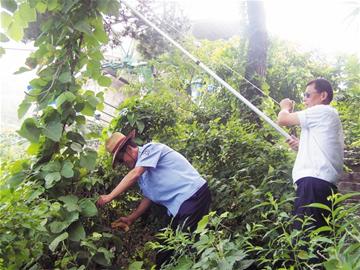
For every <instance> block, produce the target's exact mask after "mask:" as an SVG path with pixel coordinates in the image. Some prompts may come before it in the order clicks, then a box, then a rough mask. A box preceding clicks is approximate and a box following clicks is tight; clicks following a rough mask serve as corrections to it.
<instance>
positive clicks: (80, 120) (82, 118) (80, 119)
mask: <svg viewBox="0 0 360 270" xmlns="http://www.w3.org/2000/svg"><path fill="white" fill-rule="evenodd" d="M75 121H76V123H78V124H79V125H84V124H85V123H86V118H85V116H83V115H77V116H76V118H75Z"/></svg>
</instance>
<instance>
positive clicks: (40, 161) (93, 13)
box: [1, 0, 119, 269]
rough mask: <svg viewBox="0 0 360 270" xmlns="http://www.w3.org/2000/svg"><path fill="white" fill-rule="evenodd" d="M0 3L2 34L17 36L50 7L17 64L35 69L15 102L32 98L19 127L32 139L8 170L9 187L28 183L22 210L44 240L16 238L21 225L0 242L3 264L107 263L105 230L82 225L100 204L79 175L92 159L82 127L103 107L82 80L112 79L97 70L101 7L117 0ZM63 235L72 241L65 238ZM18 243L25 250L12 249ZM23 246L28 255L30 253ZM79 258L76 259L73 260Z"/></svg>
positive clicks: (109, 10) (112, 9)
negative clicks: (26, 243)
mask: <svg viewBox="0 0 360 270" xmlns="http://www.w3.org/2000/svg"><path fill="white" fill-rule="evenodd" d="M1 3H2V7H3V8H4V10H3V11H2V12H1V22H2V27H3V29H4V33H2V34H1V37H2V40H4V41H6V40H8V38H10V39H13V40H15V41H20V40H21V39H22V38H23V36H24V30H25V29H26V27H27V26H28V25H29V23H31V22H35V21H36V19H37V16H39V14H44V13H46V14H47V15H48V16H46V19H45V20H44V21H43V22H42V24H41V26H40V27H41V34H40V35H39V36H38V38H37V39H36V40H35V43H34V46H35V47H36V51H35V52H33V53H31V55H30V56H29V57H28V58H27V60H26V63H25V66H24V67H21V68H20V69H19V71H18V73H21V72H26V71H29V70H33V69H36V78H34V79H33V80H31V81H30V82H29V84H30V89H31V90H30V91H28V92H27V93H26V97H25V99H24V100H23V102H22V103H21V105H20V107H19V109H18V116H19V118H22V117H23V116H24V115H25V114H26V112H27V110H28V109H29V108H30V107H31V106H32V105H34V106H35V107H36V109H37V115H36V116H34V117H29V118H26V119H24V121H23V123H22V125H21V128H20V130H19V131H18V133H19V134H20V135H21V136H22V137H24V138H26V139H27V140H28V141H29V142H30V146H29V148H28V149H27V153H28V154H29V155H30V156H31V158H30V159H24V160H19V161H18V162H17V164H18V166H12V168H11V170H10V173H9V175H8V176H7V177H8V179H7V185H8V187H9V188H10V189H13V190H14V189H16V188H17V186H18V185H19V184H20V183H23V184H24V183H25V184H26V185H28V186H29V187H30V186H31V190H32V192H31V193H24V194H22V196H25V195H26V194H27V196H25V198H24V199H25V200H26V201H27V204H26V205H27V206H26V207H27V208H26V209H24V212H26V213H27V215H29V216H30V217H31V216H32V217H33V218H34V223H36V221H37V220H38V221H39V222H40V224H37V226H36V228H33V230H32V231H31V233H34V232H35V231H36V230H39V231H40V232H42V233H41V234H37V236H38V237H40V238H41V239H37V240H38V242H40V243H44V244H45V248H38V249H35V251H36V254H33V251H32V247H31V246H27V247H25V246H22V245H21V244H20V243H21V241H23V240H22V239H21V238H22V237H23V236H24V235H22V233H24V234H26V231H24V232H20V234H19V235H12V236H11V237H9V238H8V239H6V241H3V242H1V246H2V248H1V250H2V251H1V252H5V250H6V251H7V254H10V253H13V254H14V257H8V258H6V261H5V262H4V264H5V265H7V266H9V267H10V268H11V269H18V268H22V267H24V266H25V265H26V267H32V266H39V265H41V266H42V267H43V268H55V266H56V267H60V268H66V267H68V265H70V266H71V265H74V266H76V265H78V266H80V268H81V269H84V268H85V267H89V266H91V265H92V264H93V263H94V262H96V263H99V264H102V265H108V264H110V259H111V258H112V253H111V252H110V251H108V249H105V248H104V247H102V244H101V241H102V240H101V239H102V238H103V237H106V236H104V235H101V234H91V235H88V234H87V232H86V231H89V230H88V228H89V227H91V226H93V221H91V219H89V218H91V217H94V216H96V215H97V212H98V211H97V208H96V206H95V204H94V199H93V198H92V194H91V193H89V192H88V190H87V189H86V188H85V184H84V182H85V180H84V179H86V177H87V175H88V173H89V172H90V171H91V170H93V169H94V167H95V162H96V158H97V152H96V151H95V150H93V149H91V148H90V147H88V146H87V144H86V133H84V132H83V131H82V130H83V128H82V127H83V126H84V125H85V124H86V122H87V120H86V117H87V116H93V115H94V112H95V110H96V109H102V107H103V93H98V94H95V93H94V92H93V91H90V90H84V89H83V88H82V85H83V83H84V82H86V81H87V80H89V79H90V78H91V79H92V80H95V81H96V82H97V83H98V84H99V85H100V86H103V87H107V86H109V85H110V84H111V79H110V78H108V77H106V76H104V75H103V74H102V73H101V60H103V55H102V52H101V48H102V46H103V45H104V44H106V43H107V42H108V37H107V35H106V33H105V31H104V25H103V15H104V14H107V15H112V16H116V12H117V11H118V10H119V2H118V1H115V0H105V1H103V0H101V1H100V0H71V1H70V0H69V1H58V0H49V1H43V0H29V1H12V0H8V1H2V2H1ZM19 196H20V195H19ZM39 202H42V206H41V204H39ZM8 207H10V206H8ZM40 208H41V211H40ZM8 210H10V208H8ZM30 217H28V219H29V218H30ZM14 222H15V221H14ZM17 222H19V221H17ZM34 226H35V225H34ZM8 229H9V228H8ZM4 230H5V232H4V233H6V232H7V233H9V232H8V231H6V228H5V229H4ZM64 241H70V242H68V243H67V244H66V245H64V244H62V243H63V242H64ZM14 243H17V244H18V245H16V244H14ZM29 244H31V243H29ZM19 248H21V249H22V253H24V256H21V257H16V256H15V254H16V252H17V249H19ZM11 249H12V251H11ZM72 250H73V251H72ZM26 254H27V255H30V254H31V255H32V256H30V260H29V257H28V256H26ZM19 258H21V259H19ZM79 260H80V264H79V263H74V262H75V261H78V262H79ZM80 268H79V269H80Z"/></svg>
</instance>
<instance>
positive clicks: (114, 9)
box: [97, 0, 120, 16]
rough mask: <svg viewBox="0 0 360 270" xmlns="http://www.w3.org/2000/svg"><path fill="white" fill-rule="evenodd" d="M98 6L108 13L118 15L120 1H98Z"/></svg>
mask: <svg viewBox="0 0 360 270" xmlns="http://www.w3.org/2000/svg"><path fill="white" fill-rule="evenodd" d="M97 3H98V8H99V10H100V11H102V12H103V13H105V14H107V15H112V16H117V15H118V12H119V11H118V10H119V9H120V3H119V2H118V1H116V0H103V1H98V2H97Z"/></svg>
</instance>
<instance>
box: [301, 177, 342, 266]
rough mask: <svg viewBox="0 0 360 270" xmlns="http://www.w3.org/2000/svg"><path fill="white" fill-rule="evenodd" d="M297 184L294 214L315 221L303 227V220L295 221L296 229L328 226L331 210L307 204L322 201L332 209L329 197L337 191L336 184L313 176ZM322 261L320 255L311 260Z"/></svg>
mask: <svg viewBox="0 0 360 270" xmlns="http://www.w3.org/2000/svg"><path fill="white" fill-rule="evenodd" d="M296 184H297V190H296V199H295V207H294V214H295V215H297V216H298V217H299V218H301V219H304V217H305V216H311V217H312V218H313V219H314V221H312V222H310V224H309V225H306V226H304V228H302V222H301V221H295V223H294V229H297V230H302V229H308V228H312V230H314V229H317V228H320V227H322V226H326V225H327V223H326V220H325V218H324V217H326V216H329V215H330V212H329V211H327V210H325V209H321V208H315V207H306V206H307V205H309V204H311V203H321V204H324V205H327V206H328V207H329V208H330V209H331V207H332V206H331V201H329V200H328V199H327V198H328V197H329V196H330V195H332V194H333V193H336V192H337V188H336V186H335V185H332V184H330V183H328V182H326V181H324V180H321V179H317V178H313V177H305V178H302V179H300V180H298V181H297V182H296ZM324 234H325V232H324ZM304 248H305V247H304ZM317 251H320V250H317ZM317 251H316V252H317ZM321 262H322V259H321V258H319V257H318V258H314V259H311V260H310V261H309V263H311V264H317V263H321Z"/></svg>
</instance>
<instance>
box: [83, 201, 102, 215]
mask: <svg viewBox="0 0 360 270" xmlns="http://www.w3.org/2000/svg"><path fill="white" fill-rule="evenodd" d="M79 206H80V208H81V214H83V215H84V216H85V217H93V216H96V215H97V213H98V211H97V208H96V206H95V204H94V203H93V202H92V201H91V200H90V199H84V200H81V201H80V203H79Z"/></svg>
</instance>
